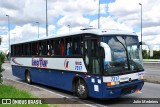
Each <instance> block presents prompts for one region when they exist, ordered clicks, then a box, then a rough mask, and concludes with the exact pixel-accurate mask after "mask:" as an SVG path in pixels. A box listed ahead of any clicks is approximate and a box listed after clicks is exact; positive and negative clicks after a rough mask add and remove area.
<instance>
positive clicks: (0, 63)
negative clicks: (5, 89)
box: [0, 52, 5, 84]
mask: <svg viewBox="0 0 160 107" xmlns="http://www.w3.org/2000/svg"><path fill="white" fill-rule="evenodd" d="M4 59H5V55H4V53H2V52H1V53H0V84H1V83H2V72H3V71H4V69H3V67H2V64H3V63H4Z"/></svg>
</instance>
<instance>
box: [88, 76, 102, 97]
mask: <svg viewBox="0 0 160 107" xmlns="http://www.w3.org/2000/svg"><path fill="white" fill-rule="evenodd" d="M87 86H88V89H89V96H90V97H93V98H101V97H102V89H103V88H102V78H101V77H100V76H98V77H96V76H95V75H93V76H91V77H90V78H87Z"/></svg>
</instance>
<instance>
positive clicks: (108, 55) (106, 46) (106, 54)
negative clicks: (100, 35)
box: [100, 42, 111, 61]
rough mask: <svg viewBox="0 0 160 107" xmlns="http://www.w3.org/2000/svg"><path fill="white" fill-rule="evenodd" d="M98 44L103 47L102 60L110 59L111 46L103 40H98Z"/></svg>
mask: <svg viewBox="0 0 160 107" xmlns="http://www.w3.org/2000/svg"><path fill="white" fill-rule="evenodd" d="M100 46H101V47H103V48H104V52H105V59H104V61H111V48H110V47H109V45H108V44H106V43H104V42H100Z"/></svg>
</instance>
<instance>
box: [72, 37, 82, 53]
mask: <svg viewBox="0 0 160 107" xmlns="http://www.w3.org/2000/svg"><path fill="white" fill-rule="evenodd" d="M73 54H74V55H80V54H81V38H80V37H76V38H73Z"/></svg>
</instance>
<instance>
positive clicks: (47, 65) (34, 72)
mask: <svg viewBox="0 0 160 107" xmlns="http://www.w3.org/2000/svg"><path fill="white" fill-rule="evenodd" d="M140 45H141V43H140V42H139V40H138V36H137V35H136V34H135V33H134V32H126V31H121V30H103V29H102V30H101V29H82V30H81V31H79V32H75V33H68V34H64V35H56V36H52V37H47V38H45V39H38V40H32V41H25V42H18V43H13V44H11V64H12V74H13V75H14V76H16V77H18V78H21V79H24V80H26V82H27V83H29V84H30V83H32V82H33V83H39V84H43V85H46V86H51V87H55V88H58V89H62V90H66V91H69V92H73V93H74V94H75V95H77V96H78V97H79V98H82V99H86V98H88V97H93V98H98V99H105V98H117V97H120V96H123V95H128V94H131V93H135V92H138V91H140V90H141V89H142V87H143V85H144V81H143V79H144V67H143V60H142V52H141V48H140V47H141V46H140Z"/></svg>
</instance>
